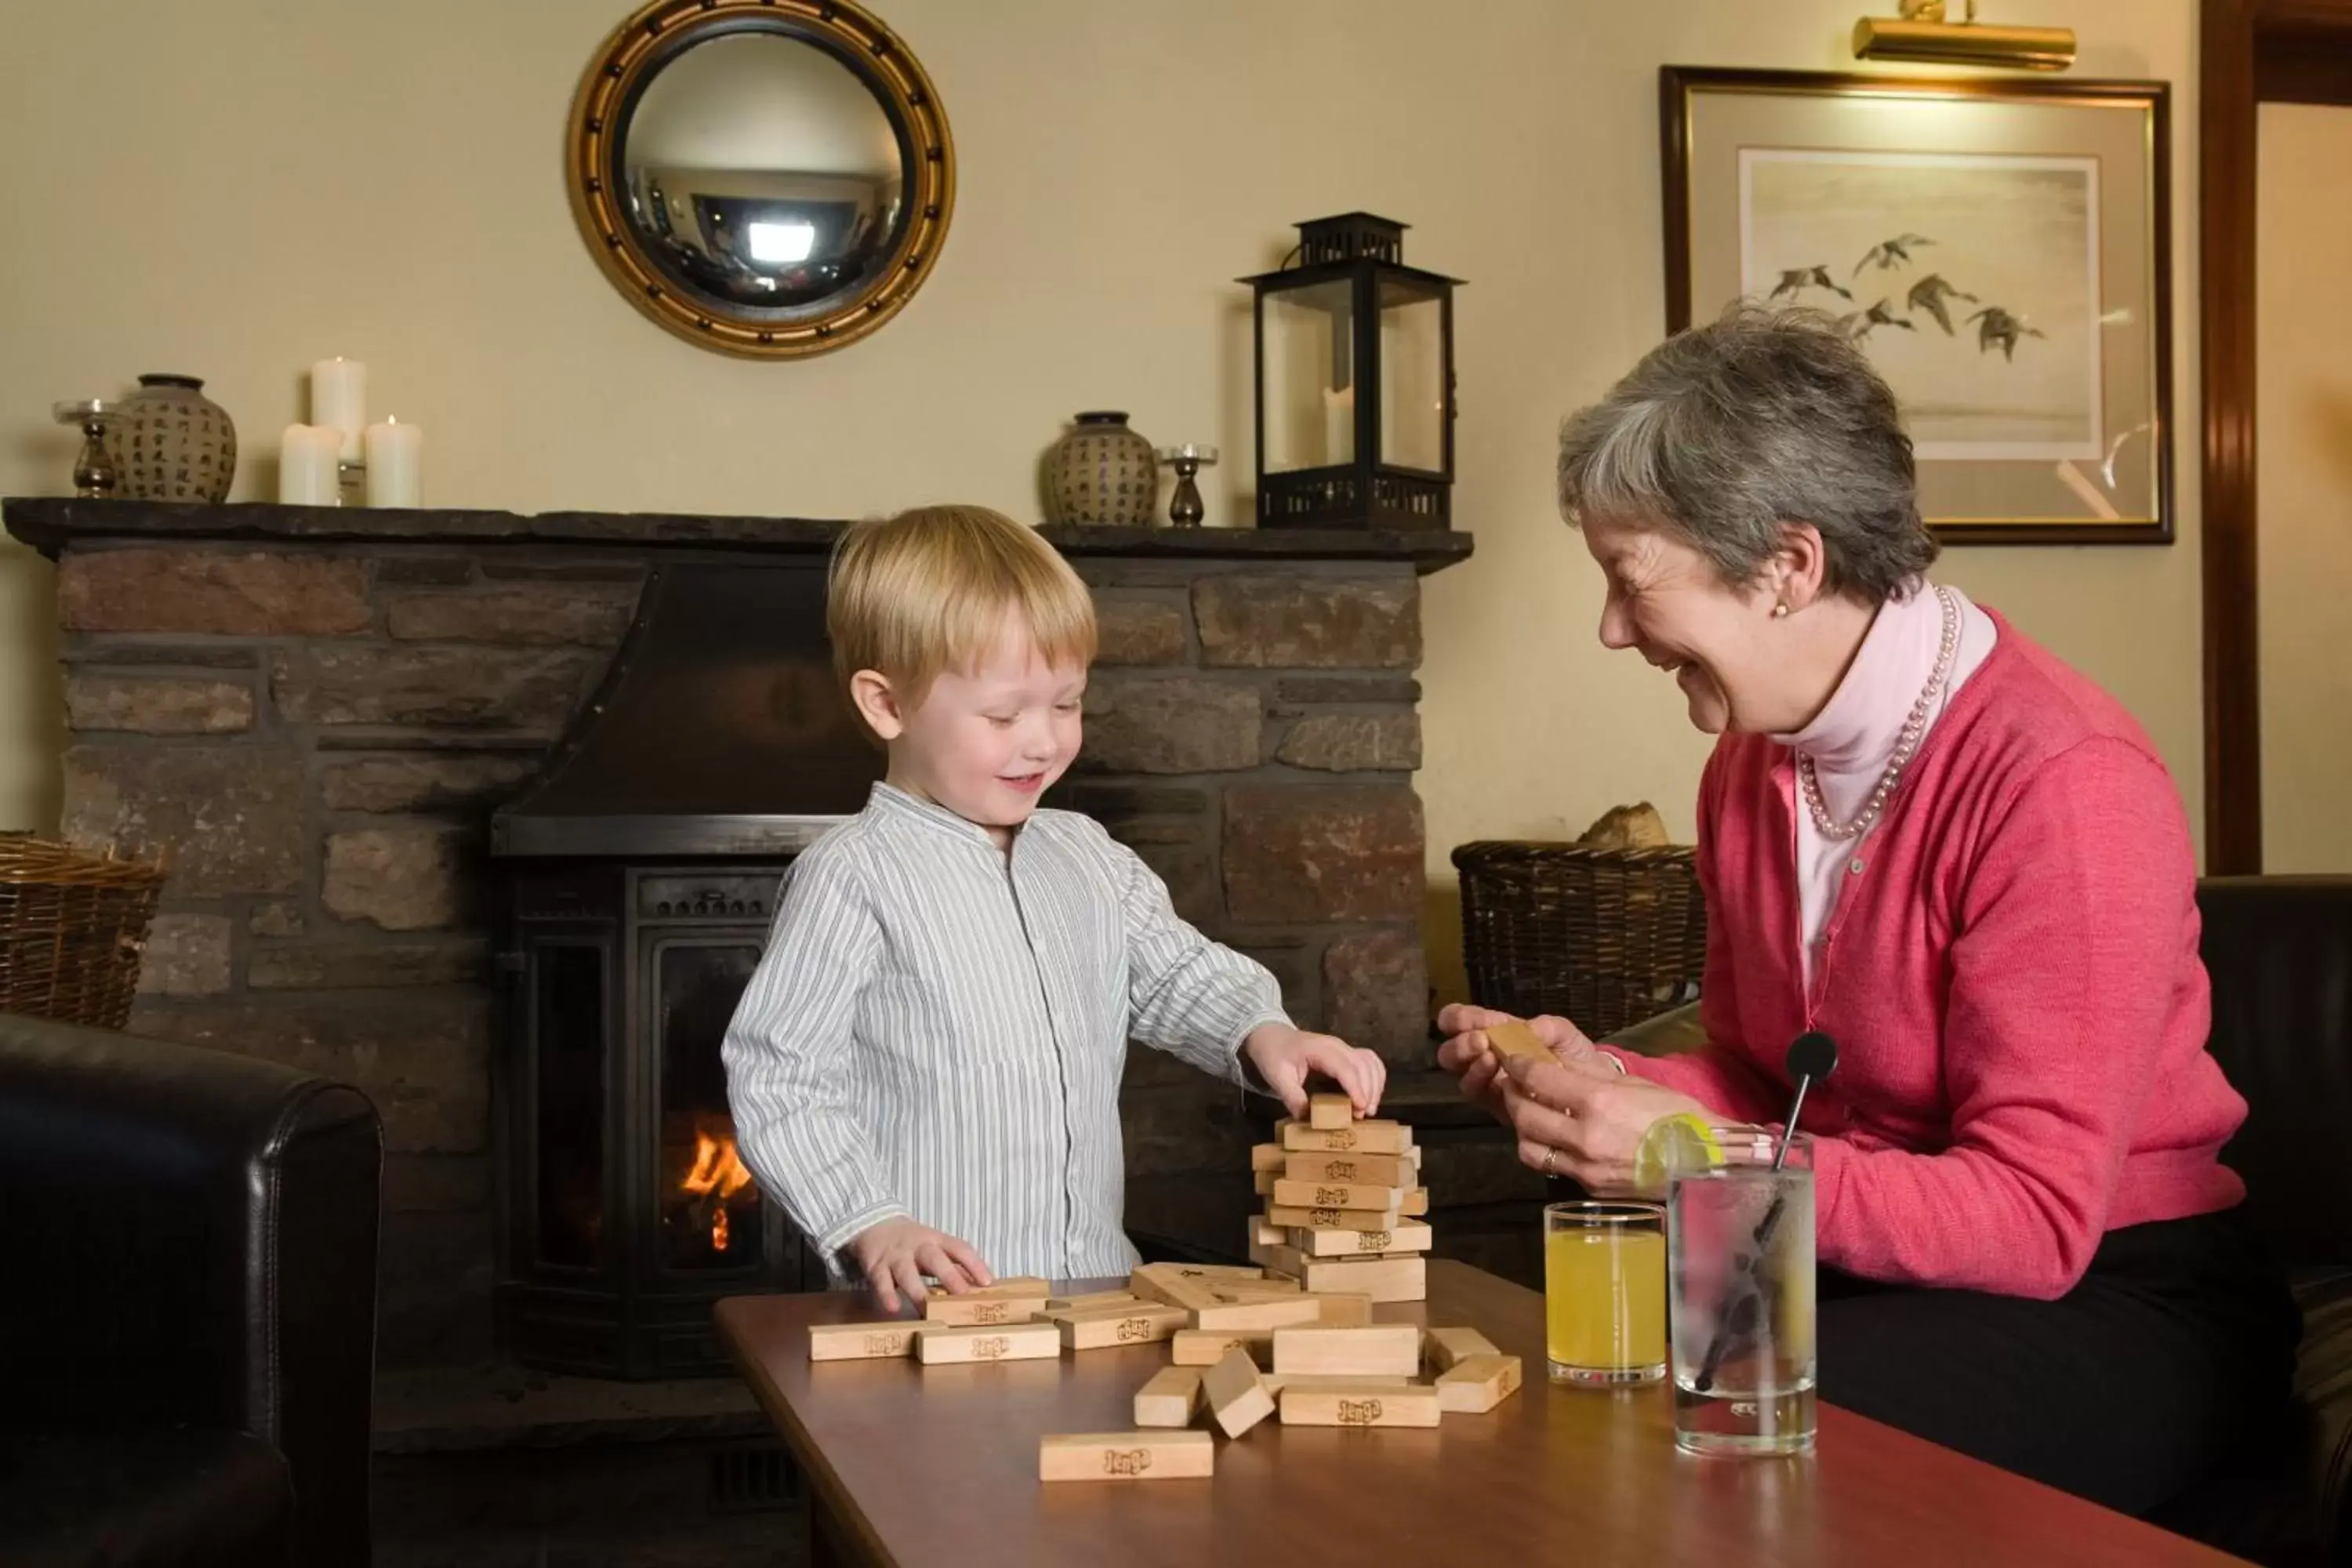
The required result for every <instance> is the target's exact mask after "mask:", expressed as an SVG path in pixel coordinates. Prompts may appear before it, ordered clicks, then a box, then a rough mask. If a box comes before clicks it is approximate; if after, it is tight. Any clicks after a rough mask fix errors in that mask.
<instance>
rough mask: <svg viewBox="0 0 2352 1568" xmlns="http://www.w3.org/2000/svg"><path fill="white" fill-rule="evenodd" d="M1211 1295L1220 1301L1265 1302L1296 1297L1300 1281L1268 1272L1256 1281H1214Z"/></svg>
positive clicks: (1211, 1282)
mask: <svg viewBox="0 0 2352 1568" xmlns="http://www.w3.org/2000/svg"><path fill="white" fill-rule="evenodd" d="M1209 1294H1211V1295H1212V1296H1214V1297H1215V1298H1216V1299H1217V1300H1220V1301H1263V1300H1265V1299H1266V1298H1268V1297H1269V1296H1296V1295H1297V1294H1298V1281H1297V1279H1293V1278H1291V1277H1290V1276H1289V1275H1286V1274H1276V1273H1272V1272H1268V1273H1265V1274H1261V1275H1260V1276H1258V1277H1257V1278H1256V1279H1212V1280H1210V1281H1209Z"/></svg>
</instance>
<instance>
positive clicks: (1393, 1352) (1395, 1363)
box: [1274, 1323, 1421, 1378]
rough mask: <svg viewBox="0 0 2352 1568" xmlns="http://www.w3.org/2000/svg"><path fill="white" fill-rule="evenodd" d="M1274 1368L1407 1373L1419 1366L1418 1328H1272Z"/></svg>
mask: <svg viewBox="0 0 2352 1568" xmlns="http://www.w3.org/2000/svg"><path fill="white" fill-rule="evenodd" d="M1274 1370H1275V1371H1276V1372H1279V1373H1313V1374H1321V1375H1330V1376H1352V1377H1403V1378H1410V1377H1412V1375H1413V1374H1414V1373H1418V1372H1419V1371H1420V1370H1421V1330H1420V1328H1419V1327H1418V1326H1416V1325H1414V1324H1412V1323H1368V1324H1366V1325H1365V1326H1364V1327H1362V1328H1360V1329H1326V1328H1319V1327H1318V1328H1311V1329H1276V1331H1274Z"/></svg>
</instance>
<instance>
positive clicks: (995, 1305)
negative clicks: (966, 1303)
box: [971, 1301, 1013, 1323]
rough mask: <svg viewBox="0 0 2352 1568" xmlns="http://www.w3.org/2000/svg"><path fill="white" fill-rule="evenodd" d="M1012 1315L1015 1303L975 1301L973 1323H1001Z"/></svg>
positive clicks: (972, 1313) (972, 1310)
mask: <svg viewBox="0 0 2352 1568" xmlns="http://www.w3.org/2000/svg"><path fill="white" fill-rule="evenodd" d="M1012 1315H1013V1303H1012V1302H1010V1301H975V1302H973V1303H972V1307H971V1321H973V1322H975V1323H1001V1322H1003V1321H1004V1320H1005V1319H1007V1318H1009V1317H1011V1316H1012Z"/></svg>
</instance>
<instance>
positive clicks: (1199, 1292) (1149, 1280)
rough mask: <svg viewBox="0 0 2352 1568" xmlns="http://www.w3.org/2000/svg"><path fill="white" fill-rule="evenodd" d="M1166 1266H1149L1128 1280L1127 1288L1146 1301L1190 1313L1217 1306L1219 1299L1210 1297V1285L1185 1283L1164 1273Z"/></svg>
mask: <svg viewBox="0 0 2352 1568" xmlns="http://www.w3.org/2000/svg"><path fill="white" fill-rule="evenodd" d="M1165 1267H1166V1266H1165V1265H1162V1264H1156V1263H1147V1264H1145V1265H1144V1266H1143V1267H1142V1268H1139V1269H1137V1270H1135V1272H1133V1273H1132V1274H1129V1276H1128V1277H1127V1288H1128V1289H1129V1291H1131V1292H1132V1293H1134V1294H1135V1295H1137V1296H1139V1297H1140V1298H1142V1299H1143V1300H1146V1301H1158V1302H1160V1304H1161V1305H1163V1306H1169V1307H1181V1308H1183V1309H1184V1310H1186V1311H1188V1312H1197V1311H1199V1310H1201V1309H1202V1308H1203V1307H1207V1306H1213V1305H1214V1304H1215V1302H1216V1298H1215V1297H1213V1296H1212V1295H1210V1294H1209V1284H1208V1281H1207V1280H1206V1279H1183V1278H1181V1277H1180V1276H1177V1275H1173V1274H1167V1273H1162V1272H1160V1270H1161V1269H1162V1268H1165Z"/></svg>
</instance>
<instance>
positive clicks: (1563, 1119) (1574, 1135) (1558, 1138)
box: [1496, 1047, 1716, 1197]
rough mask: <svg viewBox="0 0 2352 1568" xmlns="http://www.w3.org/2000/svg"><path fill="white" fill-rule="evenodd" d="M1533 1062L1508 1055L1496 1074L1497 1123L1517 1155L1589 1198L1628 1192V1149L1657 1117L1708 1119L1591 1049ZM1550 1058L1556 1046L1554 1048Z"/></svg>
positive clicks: (1680, 1097) (1683, 1099) (1684, 1098)
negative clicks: (1508, 1132)
mask: <svg viewBox="0 0 2352 1568" xmlns="http://www.w3.org/2000/svg"><path fill="white" fill-rule="evenodd" d="M1588 1053H1589V1054H1587V1055H1585V1056H1581V1057H1569V1058H1565V1059H1563V1060H1560V1061H1559V1062H1541V1061H1538V1060H1536V1059H1535V1058H1532V1057H1513V1058H1509V1059H1508V1060H1507V1061H1505V1062H1504V1063H1503V1066H1502V1071H1501V1072H1500V1073H1499V1074H1498V1075H1496V1089H1497V1090H1498V1091H1499V1093H1500V1094H1501V1097H1502V1101H1503V1120H1505V1121H1507V1122H1509V1123H1510V1124H1511V1128H1512V1130H1513V1131H1516V1132H1517V1133H1518V1135H1519V1160H1520V1163H1523V1164H1526V1165H1529V1166H1532V1167H1533V1168H1534V1169H1536V1170H1538V1171H1541V1172H1542V1173H1544V1174H1546V1175H1548V1176H1572V1177H1574V1178H1575V1179H1576V1181H1577V1182H1578V1183H1579V1184H1581V1185H1582V1186H1583V1188H1584V1190H1585V1191H1587V1192H1589V1193H1591V1194H1593V1195H1594V1196H1595V1197H1619V1196H1623V1195H1626V1194H1631V1193H1633V1191H1634V1190H1635V1189H1634V1186H1633V1152H1634V1150H1636V1149H1637V1148H1639V1147H1640V1146H1641V1142H1642V1134H1643V1133H1644V1132H1646V1131H1649V1130H1650V1124H1651V1123H1652V1122H1654V1121H1657V1120H1658V1118H1660V1117H1662V1116H1672V1115H1674V1114H1675V1113H1676V1112H1677V1111H1691V1112H1694V1113H1696V1115H1698V1116H1699V1117H1701V1118H1702V1119H1705V1120H1708V1121H1713V1120H1715V1119H1716V1118H1715V1117H1714V1114H1713V1113H1712V1112H1710V1111H1709V1110H1707V1108H1706V1106H1704V1105H1701V1104H1700V1103H1699V1102H1698V1101H1697V1100H1693V1099H1692V1098H1691V1097H1690V1096H1688V1095H1686V1094H1677V1093H1676V1092H1675V1090H1673V1089H1663V1088H1661V1087H1659V1086H1658V1085H1656V1084H1654V1083H1648V1082H1645V1081H1643V1079H1638V1078H1633V1077H1631V1076H1630V1075H1628V1074H1625V1073H1621V1072H1619V1071H1618V1070H1617V1068H1615V1067H1614V1066H1612V1064H1611V1063H1610V1062H1609V1061H1608V1060H1607V1059H1606V1058H1603V1057H1602V1055H1601V1053H1600V1052H1599V1051H1593V1050H1590V1048H1589V1047H1588ZM1554 1054H1555V1055H1558V1054H1559V1053H1558V1051H1557V1050H1555V1052H1554Z"/></svg>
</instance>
